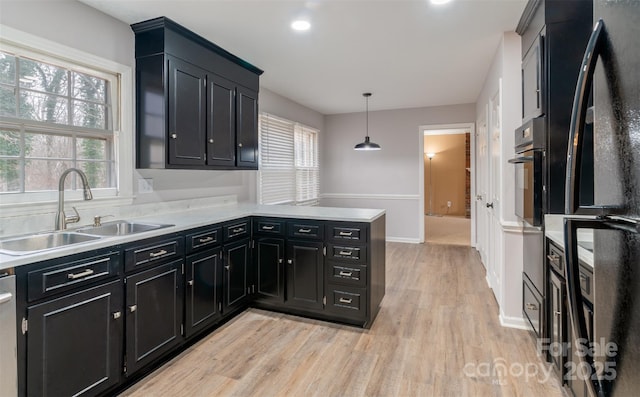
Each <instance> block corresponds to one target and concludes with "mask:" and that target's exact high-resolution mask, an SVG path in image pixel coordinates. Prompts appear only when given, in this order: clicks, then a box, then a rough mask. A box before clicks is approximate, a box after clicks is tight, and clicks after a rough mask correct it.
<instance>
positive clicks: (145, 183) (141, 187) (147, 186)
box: [138, 178, 153, 193]
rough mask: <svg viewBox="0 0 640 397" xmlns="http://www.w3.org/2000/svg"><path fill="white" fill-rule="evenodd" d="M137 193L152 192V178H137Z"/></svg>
mask: <svg viewBox="0 0 640 397" xmlns="http://www.w3.org/2000/svg"><path fill="white" fill-rule="evenodd" d="M138 193H153V178H140V179H138Z"/></svg>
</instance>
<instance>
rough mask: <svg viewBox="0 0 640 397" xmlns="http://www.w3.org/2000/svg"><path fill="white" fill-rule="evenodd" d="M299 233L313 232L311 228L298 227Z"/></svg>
mask: <svg viewBox="0 0 640 397" xmlns="http://www.w3.org/2000/svg"><path fill="white" fill-rule="evenodd" d="M298 233H311V229H298Z"/></svg>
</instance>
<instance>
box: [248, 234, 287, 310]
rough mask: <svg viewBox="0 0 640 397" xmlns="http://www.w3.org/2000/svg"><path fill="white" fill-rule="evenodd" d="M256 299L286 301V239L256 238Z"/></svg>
mask: <svg viewBox="0 0 640 397" xmlns="http://www.w3.org/2000/svg"><path fill="white" fill-rule="evenodd" d="M255 245H256V246H255V250H256V251H255V252H256V261H255V263H256V299H259V300H261V301H270V302H277V303H284V298H285V297H284V293H285V291H284V284H285V283H284V239H281V238H272V237H260V238H257V239H256V240H255Z"/></svg>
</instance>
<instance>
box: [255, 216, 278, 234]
mask: <svg viewBox="0 0 640 397" xmlns="http://www.w3.org/2000/svg"><path fill="white" fill-rule="evenodd" d="M253 232H254V233H260V234H283V233H284V221H281V220H278V219H268V218H256V219H254V220H253Z"/></svg>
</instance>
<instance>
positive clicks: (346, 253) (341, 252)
mask: <svg viewBox="0 0 640 397" xmlns="http://www.w3.org/2000/svg"><path fill="white" fill-rule="evenodd" d="M352 254H353V251H340V255H344V256H351V255H352Z"/></svg>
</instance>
